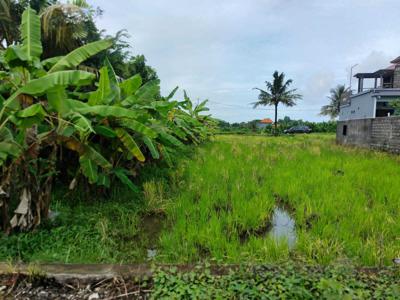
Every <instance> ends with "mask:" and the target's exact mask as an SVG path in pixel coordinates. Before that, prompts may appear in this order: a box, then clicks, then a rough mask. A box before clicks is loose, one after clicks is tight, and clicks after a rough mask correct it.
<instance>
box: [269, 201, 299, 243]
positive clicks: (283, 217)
mask: <svg viewBox="0 0 400 300" xmlns="http://www.w3.org/2000/svg"><path fill="white" fill-rule="evenodd" d="M271 224H272V226H271V229H270V230H269V232H268V236H270V237H272V238H273V239H275V240H276V241H277V242H280V241H284V240H285V241H287V243H288V246H289V249H292V248H293V247H294V245H295V244H296V227H295V225H296V223H295V221H294V219H293V218H292V217H291V216H290V214H289V213H288V212H287V211H286V210H285V209H284V208H281V207H275V209H274V212H273V215H272V220H271Z"/></svg>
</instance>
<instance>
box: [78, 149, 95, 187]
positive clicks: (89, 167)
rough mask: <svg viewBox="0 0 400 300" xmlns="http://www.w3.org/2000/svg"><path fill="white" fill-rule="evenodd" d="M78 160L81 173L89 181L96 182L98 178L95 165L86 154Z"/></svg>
mask: <svg viewBox="0 0 400 300" xmlns="http://www.w3.org/2000/svg"><path fill="white" fill-rule="evenodd" d="M79 162H80V164H81V170H82V173H83V175H85V176H86V177H87V178H88V179H89V182H90V183H92V184H93V183H96V182H97V180H98V178H99V175H98V172H97V165H96V164H95V163H94V162H93V161H92V160H91V159H90V158H89V157H88V156H87V155H86V154H84V155H82V156H81V157H80V158H79Z"/></svg>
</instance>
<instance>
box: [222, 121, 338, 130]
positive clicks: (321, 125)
mask: <svg viewBox="0 0 400 300" xmlns="http://www.w3.org/2000/svg"><path fill="white" fill-rule="evenodd" d="M260 121H261V120H252V121H249V122H241V123H228V122H225V121H222V120H219V121H218V128H219V131H220V132H221V133H235V134H246V133H261V134H263V133H266V134H272V131H273V128H272V125H267V126H265V127H264V128H263V127H261V126H260ZM298 125H306V126H308V127H310V128H311V130H312V132H314V133H328V132H331V133H333V132H336V121H328V122H310V121H303V120H293V119H290V118H289V117H284V118H283V119H279V120H278V126H277V131H278V133H280V134H282V133H283V131H284V130H286V129H289V128H291V127H293V126H298Z"/></svg>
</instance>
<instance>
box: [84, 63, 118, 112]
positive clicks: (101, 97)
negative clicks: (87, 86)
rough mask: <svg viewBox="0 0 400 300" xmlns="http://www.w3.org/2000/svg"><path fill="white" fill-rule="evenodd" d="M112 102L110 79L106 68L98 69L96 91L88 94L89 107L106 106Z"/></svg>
mask: <svg viewBox="0 0 400 300" xmlns="http://www.w3.org/2000/svg"><path fill="white" fill-rule="evenodd" d="M112 100H113V95H112V91H111V87H110V78H109V77H108V69H107V67H102V68H101V69H100V80H99V87H98V89H97V91H95V92H93V93H92V94H90V97H89V105H97V104H108V103H111V102H112Z"/></svg>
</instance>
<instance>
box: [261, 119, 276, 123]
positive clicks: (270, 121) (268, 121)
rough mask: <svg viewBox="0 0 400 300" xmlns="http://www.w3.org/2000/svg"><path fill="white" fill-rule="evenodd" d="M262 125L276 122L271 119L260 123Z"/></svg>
mask: <svg viewBox="0 0 400 300" xmlns="http://www.w3.org/2000/svg"><path fill="white" fill-rule="evenodd" d="M260 123H261V124H272V123H274V121H272V120H271V119H270V118H266V119H262V120H261V121H260Z"/></svg>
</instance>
